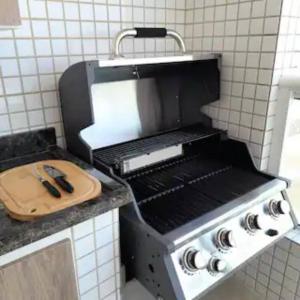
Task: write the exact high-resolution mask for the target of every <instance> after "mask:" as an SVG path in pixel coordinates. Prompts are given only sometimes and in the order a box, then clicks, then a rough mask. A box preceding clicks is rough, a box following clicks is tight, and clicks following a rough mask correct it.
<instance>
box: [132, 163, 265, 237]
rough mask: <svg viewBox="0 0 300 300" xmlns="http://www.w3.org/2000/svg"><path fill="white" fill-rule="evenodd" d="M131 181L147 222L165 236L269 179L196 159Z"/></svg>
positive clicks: (160, 169) (174, 164)
mask: <svg viewBox="0 0 300 300" xmlns="http://www.w3.org/2000/svg"><path fill="white" fill-rule="evenodd" d="M127 181H128V183H129V184H130V186H131V187H132V190H133V192H134V194H135V197H136V200H137V203H138V205H139V208H140V211H141V213H142V216H143V218H144V219H145V221H146V222H147V223H148V224H149V225H151V226H152V227H153V228H155V229H156V230H157V231H159V232H160V233H162V234H165V233H167V232H169V231H171V230H173V229H175V228H177V227H179V226H181V225H184V224H185V223H187V222H190V221H192V220H193V219H195V218H198V217H200V216H201V215H203V214H205V213H207V212H209V211H212V210H214V209H216V208H218V207H220V206H221V205H223V204H226V203H228V202H230V201H232V200H234V199H235V198H237V197H239V196H241V195H244V194H246V193H248V192H249V191H251V190H253V189H254V188H256V187H258V186H260V185H262V184H264V183H266V182H268V181H269V179H268V178H267V177H265V176H263V175H261V174H258V173H254V172H251V171H245V170H242V169H239V168H236V167H233V166H231V165H229V164H226V163H224V162H221V161H217V160H212V159H203V158H200V157H193V158H191V159H190V160H181V161H180V160H179V163H178V164H176V163H173V164H171V165H167V167H165V168H162V167H161V168H159V169H157V170H153V171H152V172H145V173H141V174H140V176H133V177H132V178H129V179H127Z"/></svg>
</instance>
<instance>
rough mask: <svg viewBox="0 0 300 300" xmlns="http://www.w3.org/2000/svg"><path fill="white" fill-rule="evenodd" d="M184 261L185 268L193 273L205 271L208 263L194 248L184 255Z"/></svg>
mask: <svg viewBox="0 0 300 300" xmlns="http://www.w3.org/2000/svg"><path fill="white" fill-rule="evenodd" d="M182 260H183V265H184V267H185V268H186V269H187V270H189V271H191V272H195V271H198V270H202V269H205V268H206V266H207V261H206V260H205V259H204V257H203V255H202V253H201V252H200V251H197V250H196V249H194V248H189V249H187V250H186V251H185V252H184V254H183V258H182Z"/></svg>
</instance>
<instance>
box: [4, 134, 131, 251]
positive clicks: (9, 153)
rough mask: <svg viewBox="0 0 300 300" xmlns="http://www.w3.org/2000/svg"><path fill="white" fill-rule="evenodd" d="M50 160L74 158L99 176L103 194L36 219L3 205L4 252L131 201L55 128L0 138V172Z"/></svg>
mask: <svg viewBox="0 0 300 300" xmlns="http://www.w3.org/2000/svg"><path fill="white" fill-rule="evenodd" d="M47 159H63V160H68V161H71V162H73V163H75V164H77V165H78V166H80V167H82V168H83V169H85V170H86V171H87V172H88V173H90V174H91V175H93V176H95V177H96V178H98V179H99V180H100V181H101V183H102V189H103V191H102V195H101V196H99V197H98V198H96V199H94V200H91V201H88V202H85V203H83V204H79V205H76V206H73V207H71V208H67V209H64V210H62V211H60V212H57V213H53V214H51V215H49V216H45V217H42V218H39V219H37V220H34V221H29V222H21V221H17V220H14V219H12V218H10V217H9V216H8V215H7V213H6V211H5V209H4V207H3V205H1V204H0V255H3V254H6V253H8V252H10V251H13V250H15V249H17V248H20V247H23V246H25V245H28V244H30V243H32V242H35V241H38V240H40V239H42V238H45V237H47V236H50V235H52V234H55V233H57V232H59V231H62V230H64V229H66V228H69V227H71V226H73V225H76V224H79V223H81V222H83V221H86V220H89V219H91V218H94V217H96V216H99V215H101V214H103V213H105V212H107V211H110V210H112V209H114V208H118V207H120V206H123V205H125V204H127V203H129V202H130V193H129V190H128V189H127V188H126V187H125V186H123V185H121V184H120V183H118V182H116V181H115V180H113V179H111V178H109V177H108V176H106V175H105V174H103V173H102V172H99V171H98V170H96V169H95V168H93V167H92V166H91V165H89V164H87V163H85V162H83V161H82V160H80V159H78V158H77V157H75V156H73V155H72V154H70V153H69V152H67V151H65V150H63V149H61V148H60V147H58V146H57V144H56V138H55V130H54V129H53V128H48V129H43V130H38V131H33V132H26V133H20V134H15V135H11V136H5V137H1V138H0V172H2V171H5V170H7V169H10V168H13V167H16V166H20V165H24V164H29V163H32V162H35V161H40V160H47Z"/></svg>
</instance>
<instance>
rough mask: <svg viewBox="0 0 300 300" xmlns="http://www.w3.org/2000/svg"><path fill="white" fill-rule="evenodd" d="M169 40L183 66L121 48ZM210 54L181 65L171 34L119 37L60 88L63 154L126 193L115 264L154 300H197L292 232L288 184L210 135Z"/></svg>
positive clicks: (214, 68)
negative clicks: (127, 42) (123, 53)
mask: <svg viewBox="0 0 300 300" xmlns="http://www.w3.org/2000/svg"><path fill="white" fill-rule="evenodd" d="M127 36H131V37H134V38H141V37H144V38H149V37H161V38H162V37H168V36H169V37H172V38H175V40H176V41H177V43H178V45H179V47H180V48H181V50H182V52H183V55H178V56H173V57H160V58H159V57H157V58H146V59H144V58H137V59H124V58H122V57H120V51H119V48H120V43H121V41H122V39H123V38H125V37H127ZM220 63H221V57H220V55H216V54H206V55H202V56H192V55H188V54H186V51H185V45H184V42H183V40H182V38H181V37H180V35H179V34H178V33H176V32H174V31H172V30H166V29H149V28H146V29H145V28H136V29H131V30H124V31H122V32H121V33H120V34H119V35H118V36H117V38H116V40H115V42H114V57H113V59H111V60H108V61H99V62H98V61H89V62H80V63H77V64H75V65H73V66H71V67H70V68H69V69H68V70H66V72H65V73H64V74H63V76H62V78H61V80H60V84H59V88H60V95H61V102H62V113H63V119H64V129H65V136H66V142H67V147H68V150H69V151H71V152H73V153H74V154H76V155H78V156H79V157H81V158H83V159H85V160H86V161H88V162H90V163H92V164H94V166H96V167H97V168H98V169H100V170H102V171H103V172H105V173H106V174H108V175H110V176H112V177H114V178H115V179H116V180H118V181H120V182H121V183H123V184H124V185H126V186H127V187H128V189H130V191H131V193H132V203H131V204H130V205H127V206H126V207H124V208H122V209H121V210H120V232H121V256H122V262H123V264H124V265H125V267H126V275H127V279H130V278H132V277H136V278H137V279H138V280H139V281H140V282H141V283H142V284H143V285H144V286H145V287H146V288H147V289H148V290H149V291H150V292H151V293H152V294H153V295H154V296H155V297H156V298H157V299H165V300H169V299H172V300H173V299H187V300H191V299H198V298H201V296H202V295H204V294H205V293H206V292H207V291H209V290H210V289H211V288H213V287H214V286H215V285H216V284H217V283H220V282H221V281H222V280H224V279H225V278H227V277H228V276H229V275H230V274H232V273H233V272H234V271H235V270H237V269H238V268H239V267H241V266H242V265H243V264H244V263H245V262H246V261H248V260H249V259H250V258H252V257H253V256H255V255H256V254H258V253H260V252H261V251H263V250H265V249H266V247H268V246H270V245H272V244H273V243H275V242H276V241H277V240H278V239H280V238H282V237H283V236H284V235H285V234H286V233H287V232H288V231H290V230H291V229H293V228H294V227H295V226H296V219H295V216H294V214H293V212H292V209H291V207H290V203H289V199H288V197H287V194H286V192H285V190H286V188H287V187H288V185H289V182H288V181H287V180H285V179H282V178H277V177H275V176H272V175H270V174H266V173H263V172H260V171H258V170H257V169H256V167H255V165H254V163H253V161H252V158H251V155H250V153H249V150H248V148H247V145H246V144H244V143H242V142H239V141H235V140H232V139H230V138H228V136H227V134H226V132H224V131H221V130H218V129H215V128H213V127H212V122H211V120H210V118H209V117H207V116H206V115H205V114H203V113H202V112H201V107H203V106H204V105H206V104H209V103H211V102H214V101H217V100H219V97H220Z"/></svg>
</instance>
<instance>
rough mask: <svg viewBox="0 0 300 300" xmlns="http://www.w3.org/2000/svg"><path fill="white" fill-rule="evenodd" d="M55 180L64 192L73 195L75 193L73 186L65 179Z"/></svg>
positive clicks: (57, 178) (58, 178)
mask: <svg viewBox="0 0 300 300" xmlns="http://www.w3.org/2000/svg"><path fill="white" fill-rule="evenodd" d="M54 180H55V182H56V183H57V184H58V185H59V186H60V187H61V188H62V189H63V190H64V191H66V192H68V193H73V191H74V188H73V186H72V185H71V183H69V182H68V181H67V180H65V179H64V178H63V177H56V178H55V179H54Z"/></svg>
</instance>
